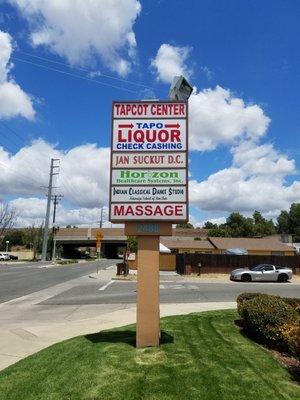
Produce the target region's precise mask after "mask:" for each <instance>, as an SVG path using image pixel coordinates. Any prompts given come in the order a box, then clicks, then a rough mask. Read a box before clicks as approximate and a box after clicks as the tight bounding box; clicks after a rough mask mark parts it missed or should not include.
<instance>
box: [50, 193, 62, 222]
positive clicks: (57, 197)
mask: <svg viewBox="0 0 300 400" xmlns="http://www.w3.org/2000/svg"><path fill="white" fill-rule="evenodd" d="M63 197H64V195H63V194H55V195H54V196H51V199H52V200H53V205H54V209H53V219H52V222H53V227H54V223H55V218H56V207H57V205H58V203H59V202H60V200H61V199H62V198H63Z"/></svg>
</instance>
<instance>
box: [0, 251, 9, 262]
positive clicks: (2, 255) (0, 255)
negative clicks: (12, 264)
mask: <svg viewBox="0 0 300 400" xmlns="http://www.w3.org/2000/svg"><path fill="white" fill-rule="evenodd" d="M8 260H9V255H8V254H7V253H0V261H8Z"/></svg>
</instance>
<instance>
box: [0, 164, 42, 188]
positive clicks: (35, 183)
mask: <svg viewBox="0 0 300 400" xmlns="http://www.w3.org/2000/svg"><path fill="white" fill-rule="evenodd" d="M0 164H1V165H2V166H3V167H4V168H7V169H8V170H11V171H13V173H15V174H16V175H17V180H19V179H18V178H19V176H23V178H24V179H25V180H26V181H25V182H24V181H21V180H19V182H21V183H26V184H27V183H28V181H29V182H30V181H31V183H32V184H34V185H35V186H37V187H39V188H40V187H41V186H40V182H38V181H37V180H35V179H34V178H32V177H29V176H28V175H25V174H23V173H22V172H20V171H18V170H16V169H14V168H12V167H9V166H8V165H6V164H4V163H3V162H1V161H0Z"/></svg>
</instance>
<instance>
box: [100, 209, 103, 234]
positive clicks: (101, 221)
mask: <svg viewBox="0 0 300 400" xmlns="http://www.w3.org/2000/svg"><path fill="white" fill-rule="evenodd" d="M102 224H103V207H101V216H100V226H99V228H100V229H101V228H102Z"/></svg>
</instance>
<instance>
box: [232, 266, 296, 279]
mask: <svg viewBox="0 0 300 400" xmlns="http://www.w3.org/2000/svg"><path fill="white" fill-rule="evenodd" d="M292 276H293V271H292V270H291V269H290V268H286V267H279V266H278V265H272V264H259V265H257V266H256V267H253V268H250V269H248V268H238V269H235V270H233V271H231V273H230V280H232V281H242V282H252V281H253V282H255V281H260V282H287V281H289V280H290V279H292Z"/></svg>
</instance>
